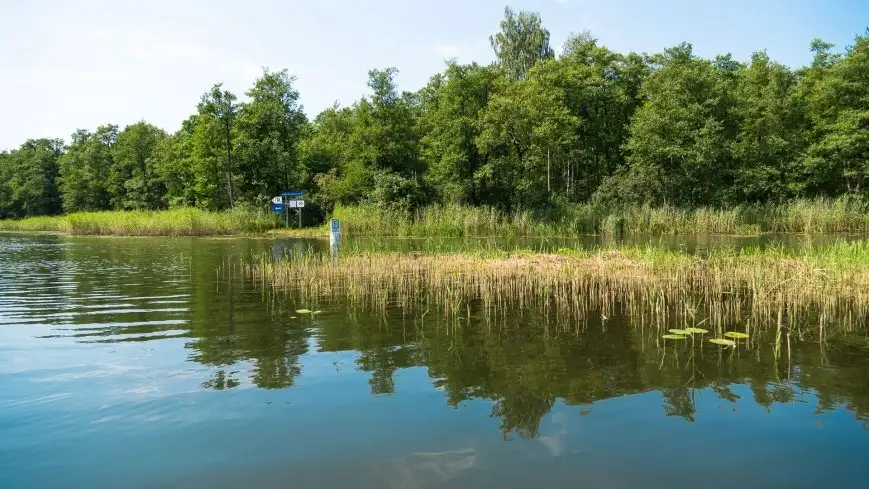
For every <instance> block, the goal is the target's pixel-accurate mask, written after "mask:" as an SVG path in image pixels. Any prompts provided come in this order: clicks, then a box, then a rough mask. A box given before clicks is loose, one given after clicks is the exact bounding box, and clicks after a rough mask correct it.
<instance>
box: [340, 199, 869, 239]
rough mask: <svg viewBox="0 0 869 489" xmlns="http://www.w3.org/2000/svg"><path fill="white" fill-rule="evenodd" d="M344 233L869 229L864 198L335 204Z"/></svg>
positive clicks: (815, 231) (452, 234) (868, 207)
mask: <svg viewBox="0 0 869 489" xmlns="http://www.w3.org/2000/svg"><path fill="white" fill-rule="evenodd" d="M334 217H337V218H339V219H341V220H342V222H343V226H344V229H345V232H346V233H347V234H350V235H368V236H444V237H462V236H576V235H583V234H606V235H619V234H647V235H662V234H691V235H701V234H758V233H764V232H786V233H812V234H819V233H864V232H869V204H867V202H865V201H863V200H860V199H853V198H839V199H835V200H831V199H814V200H795V201H792V202H788V203H782V204H764V205H740V206H736V207H731V208H721V209H719V208H709V207H701V208H695V209H684V208H678V207H673V206H661V207H649V206H635V207H604V206H598V205H592V204H572V205H565V206H561V207H557V208H553V209H550V210H548V211H545V212H531V211H529V210H519V211H515V212H509V213H508V212H504V211H499V210H497V209H493V208H488V207H467V206H459V205H446V206H441V205H433V206H429V207H425V208H422V209H419V210H417V211H415V212H412V213H405V212H401V211H396V210H392V209H384V208H379V207H374V206H355V207H340V206H339V207H338V208H336V209H335V212H334Z"/></svg>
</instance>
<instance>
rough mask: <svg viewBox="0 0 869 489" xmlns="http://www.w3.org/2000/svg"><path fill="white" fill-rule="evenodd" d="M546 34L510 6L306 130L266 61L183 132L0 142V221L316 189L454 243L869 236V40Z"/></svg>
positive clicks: (152, 130)
mask: <svg viewBox="0 0 869 489" xmlns="http://www.w3.org/2000/svg"><path fill="white" fill-rule="evenodd" d="M549 40H550V36H549V32H548V31H547V30H546V29H545V28H544V27H543V25H542V22H541V19H540V16H539V15H537V14H535V13H532V12H525V11H520V12H518V13H517V12H515V11H513V10H512V9H510V8H509V7H508V8H507V9H506V10H505V12H504V18H503V20H502V21H501V23H500V29H499V31H498V32H496V33H495V34H494V35H493V36H492V37H491V39H490V41H491V44H492V48H493V49H494V51H495V54H496V57H497V62H496V63H493V64H492V65H489V66H481V65H478V64H475V63H474V64H467V65H463V64H459V63H457V62H456V61H454V60H453V61H449V62H447V65H446V67H445V68H444V70H443V72H442V73H438V74H436V75H434V76H433V77H431V79H430V81H429V83H428V84H427V85H426V86H424V87H422V88H421V89H420V90H419V91H417V92H406V91H401V90H399V87H398V85H397V83H396V76H397V73H398V71H397V70H396V69H395V68H391V67H390V68H387V69H384V70H371V71H370V72H369V73H368V88H369V93H368V95H366V96H364V97H363V98H361V99H360V100H358V101H357V102H355V103H353V104H351V105H349V106H345V107H339V106H338V105H335V106H334V107H330V108H327V109H326V110H324V111H322V112H321V113H320V114H319V115H317V116H316V118H314V120H313V121H312V122H310V123H309V122H308V120H307V118H306V116H305V115H304V113H303V111H302V107H301V105H300V104H299V98H300V95H299V93H298V91H297V90H296V89H295V88H294V83H295V78H294V77H293V76H292V75H290V74H289V72H287V71H286V70H282V71H269V70H267V69H266V70H264V72H263V74H262V75H261V76H260V77H259V78H258V79H257V80H256V81H255V82H254V83H253V86H252V87H250V88H249V89H248V90H247V91H246V92H244V95H245V98H244V99H243V100H239V99H238V98H237V97H236V95H235V94H234V93H233V92H232V91H229V90H227V89H225V88H224V87H223V85H222V84H220V83H217V84H215V85H213V86H212V87H211V88H210V89H209V90H207V91H206V92H205V93H204V94H203V95H202V97H201V99H200V102H199V104H198V105H197V106H196V111H195V113H194V114H192V115H191V116H190V117H188V118H187V119H186V120H185V121H183V122H182V124H181V127H180V128H179V129H178V130H177V131H175V132H174V133H172V134H166V133H164V132H163V131H162V130H161V129H159V128H156V127H154V126H152V125H150V124H148V123H147V122H144V121H141V122H138V123H135V124H132V125H130V126H127V127H126V128H124V129H123V130H121V129H120V128H119V126H116V125H111V124H107V125H103V126H100V127H98V128H96V130H94V131H89V130H78V131H76V132H75V133H74V134H73V135H72V137H71V140H70V141H69V144H68V146H64V144H63V142H61V141H59V140H36V141H28V142H27V143H25V144H24V145H22V146H21V148H19V149H16V150H13V151H9V152H4V153H0V218H22V217H27V216H33V215H41V214H55V213H58V212H59V211H61V210H63V211H66V212H79V211H100V210H122V209H128V210H156V209H164V208H177V207H196V208H199V209H204V210H212V211H216V210H223V209H231V208H234V207H237V206H240V205H243V206H253V207H256V208H258V209H267V208H268V201H269V199H270V198H271V197H272V196H274V195H275V194H276V193H277V192H278V191H280V190H303V191H306V192H307V199H308V200H309V201H310V202H311V203H312V204H313V205H314V206H316V207H317V208H319V209H322V210H324V211H325V212H326V213H329V212H332V211H333V210H334V209H340V210H341V212H347V209H348V208H349V207H356V208H364V209H366V210H365V211H360V212H359V213H358V215H359V216H360V217H361V218H365V219H367V216H369V215H374V214H379V215H384V216H389V217H390V218H393V217H394V218H395V219H398V220H399V221H400V222H402V223H407V224H406V225H405V224H402V225H401V226H403V228H404V229H407V230H408V231H407V232H417V231H419V230H422V229H432V230H436V231H433V232H436V233H440V232H442V231H443V232H445V233H447V234H449V235H455V234H457V233H458V234H463V233H466V232H477V231H480V232H485V233H492V232H496V231H497V232H503V233H507V234H529V233H534V232H541V233H544V234H550V233H564V234H570V235H574V234H580V233H609V234H620V233H634V232H648V233H653V234H660V233H672V232H689V233H701V232H728V233H756V232H761V231H767V230H779V231H800V232H823V231H854V230H864V229H866V217H865V215H864V214H863V213H865V211H866V209H867V205H866V202H867V200H866V199H867V197H869V196H867V195H866V194H867V177H869V163H867V162H869V84H867V83H866V80H867V79H869V37H867V35H862V36H857V38H856V40H855V43H854V45H853V46H852V47H850V48H848V49H847V50H846V51H845V52H842V53H837V52H834V50H833V48H834V47H833V46H832V45H831V44H829V43H826V42H824V41H821V40H814V41H813V42H812V44H811V46H810V49H811V51H812V52H813V53H814V60H813V62H812V63H811V65H810V66H807V67H805V68H801V69H797V70H793V69H791V68H789V67H787V66H784V65H782V64H779V63H776V62H775V61H773V60H771V59H770V58H769V56H767V55H766V53H765V52H763V51H759V52H757V53H755V54H754V55H753V56H752V58H751V60H750V62H749V63H748V64H745V65H744V64H742V63H739V62H736V61H734V60H733V59H732V58H731V57H730V56H729V55H724V56H717V57H715V58H712V59H706V58H703V57H700V56H698V55H696V54H695V53H694V52H693V49H692V47H691V45H690V44H687V43H682V44H680V45H678V46H675V47H672V48H670V49H666V50H665V51H664V52H663V53H659V54H652V55H639V54H636V53H626V54H622V53H617V52H614V51H611V50H609V49H607V48H606V47H604V46H601V45H599V43H598V41H597V40H596V39H595V38H594V37H593V36H592V35H591V34H590V33H588V32H580V33H578V34H573V35H570V36H569V37H568V39H567V41H566V42H565V43H564V46H563V49H562V53H561V55H560V56H557V57H556V56H555V53H554V51H553V50H552V48H551V46H550V44H549V42H550V41H549ZM824 205H826V206H827V207H826V208H824V207H823V206H824ZM469 207H474V208H478V210H474V211H471V210H469V209H468V208H469ZM438 212H440V213H441V214H440V215H438V214H437V213H438ZM312 215H313V214H312ZM446 219H457V220H459V221H460V222H459V223H457V224H456V225H452V224H449V223H447V222H445V220H446ZM416 220H421V224H419V225H417V224H411V222H412V221H416ZM386 222H390V223H391V222H392V221H387V220H385V219H380V224H379V225H383V223H386ZM371 225H374V224H373V223H372V224H371ZM358 226H360V227H361V228H365V229H367V227H368V226H369V223H367V222H366V223H364V224H359V225H358ZM460 229H461V230H460Z"/></svg>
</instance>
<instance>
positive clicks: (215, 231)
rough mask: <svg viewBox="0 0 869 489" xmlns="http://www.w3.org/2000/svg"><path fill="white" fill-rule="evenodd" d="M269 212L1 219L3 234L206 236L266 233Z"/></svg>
mask: <svg viewBox="0 0 869 489" xmlns="http://www.w3.org/2000/svg"><path fill="white" fill-rule="evenodd" d="M275 225H276V222H275V218H274V216H273V215H271V214H270V213H268V212H265V211H261V212H258V211H251V210H241V209H239V210H231V211H223V212H210V211H204V210H200V209H193V208H182V209H171V210H164V211H103V212H75V213H72V214H67V215H63V216H40V217H30V218H26V219H21V220H0V231H27V232H60V233H67V234H77V235H108V236H206V235H232V234H250V233H262V232H264V231H266V230H268V229H271V228H273V227H275Z"/></svg>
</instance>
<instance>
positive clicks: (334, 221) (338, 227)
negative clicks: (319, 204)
mask: <svg viewBox="0 0 869 489" xmlns="http://www.w3.org/2000/svg"><path fill="white" fill-rule="evenodd" d="M340 230H341V221H339V220H338V219H332V232H333V233H337V232H338V231H340Z"/></svg>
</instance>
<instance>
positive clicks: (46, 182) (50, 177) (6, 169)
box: [0, 139, 63, 218]
mask: <svg viewBox="0 0 869 489" xmlns="http://www.w3.org/2000/svg"><path fill="white" fill-rule="evenodd" d="M62 152H63V141H60V140H58V139H37V140H30V141H27V142H26V143H24V144H22V145H21V147H20V148H18V149H16V150H14V151H11V152H3V153H0V218H20V217H27V216H34V215H39V214H55V213H57V212H59V211H60V193H59V191H58V188H57V175H58V171H59V166H58V159H59V158H60V155H61V154H62Z"/></svg>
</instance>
